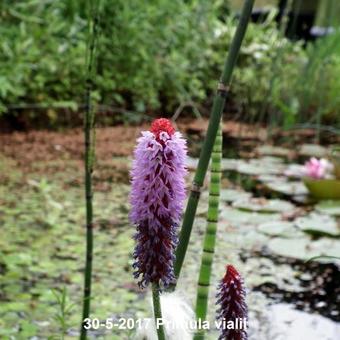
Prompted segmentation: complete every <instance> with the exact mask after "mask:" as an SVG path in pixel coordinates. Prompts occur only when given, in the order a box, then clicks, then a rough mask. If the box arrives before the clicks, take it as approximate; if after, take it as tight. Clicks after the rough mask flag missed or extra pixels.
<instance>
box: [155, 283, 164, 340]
mask: <svg viewBox="0 0 340 340" xmlns="http://www.w3.org/2000/svg"><path fill="white" fill-rule="evenodd" d="M152 302H153V313H154V317H155V327H156V330H157V337H158V340H165V333H164V328H163V325H162V308H161V301H160V297H159V286H158V285H157V284H156V283H153V284H152ZM157 320H159V321H160V322H159V325H158V322H157Z"/></svg>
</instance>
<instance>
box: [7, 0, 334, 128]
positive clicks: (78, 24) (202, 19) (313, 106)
mask: <svg viewBox="0 0 340 340" xmlns="http://www.w3.org/2000/svg"><path fill="white" fill-rule="evenodd" d="M0 6H1V7H0V17H1V21H2V25H1V27H0V36H1V39H0V67H1V69H2V70H3V71H2V73H1V75H0V112H1V113H2V114H4V113H7V117H8V116H16V117H17V119H24V120H25V121H26V122H27V121H28V122H30V123H31V124H32V123H33V124H34V123H36V122H38V121H39V122H40V123H41V122H43V124H46V123H48V124H49V125H53V124H55V125H56V124H60V123H61V122H64V121H65V120H67V119H69V118H70V117H71V118H72V119H71V120H73V121H74V122H78V123H79V119H78V120H77V119H76V117H79V115H78V114H77V112H79V111H80V109H81V106H82V103H83V101H84V100H83V93H84V69H85V67H84V63H85V58H84V55H85V49H86V41H87V30H86V25H87V16H88V9H87V1H86V0H61V1H51V0H29V1H26V0H25V1H23V0H21V1H16V2H14V3H13V2H12V1H9V0H3V1H2V2H1V5H0ZM101 13H102V17H101V28H100V31H101V32H100V39H99V44H98V48H99V52H98V65H97V68H98V72H97V76H96V79H95V82H96V98H97V101H98V103H100V104H101V110H102V111H104V112H105V113H112V112H114V113H115V114H107V115H106V116H107V117H108V118H107V119H108V123H114V122H116V121H121V120H124V121H131V120H136V119H137V120H139V119H141V118H142V117H143V115H142V114H143V113H145V112H148V113H153V114H160V113H161V112H162V113H163V114H164V113H165V114H172V113H173V112H174V111H175V110H176V108H178V107H179V106H184V105H188V106H189V107H192V106H194V107H195V110H196V109H198V110H201V111H202V112H204V111H205V110H204V108H205V107H206V105H207V104H208V103H209V101H210V98H211V94H212V91H213V90H214V86H215V79H216V78H217V77H218V74H219V73H220V67H221V64H222V63H221V61H222V60H223V58H224V55H225V53H226V50H227V48H228V45H229V42H230V39H231V36H232V32H233V31H234V29H235V22H234V19H233V16H232V15H228V14H229V13H230V10H229V6H228V2H226V1H222V0H216V1H213V2H206V1H200V0H191V1H184V0H172V1H169V0H153V1H148V2H141V1H133V0H116V1H110V0H102V8H101ZM273 18H274V14H273V15H271V16H270V17H269V18H268V19H267V21H266V22H264V23H263V24H257V25H255V24H252V25H251V26H250V29H249V32H248V34H247V37H246V42H245V45H244V46H243V49H242V51H241V56H240V59H239V63H238V68H237V70H236V73H235V78H234V83H233V88H232V96H231V101H232V104H233V105H232V106H230V107H233V108H234V109H235V111H236V112H238V113H240V114H241V115H242V117H243V118H244V119H246V120H250V121H255V120H256V121H270V122H273V121H274V123H283V124H285V125H286V126H290V125H292V124H295V123H298V122H302V121H304V122H305V121H306V120H307V121H309V122H311V123H316V122H318V121H319V120H320V119H321V118H322V119H323V121H325V122H326V123H330V124H334V123H337V119H338V121H339V118H337V117H338V114H337V113H338V112H337V110H338V109H337V108H338V107H339V99H338V96H337V94H338V93H339V91H340V81H339V77H337V76H336V75H337V74H338V73H337V70H338V69H340V51H339V47H338V46H340V33H335V34H333V35H331V36H329V37H328V38H326V39H320V40H319V41H318V42H317V43H316V44H308V46H306V47H305V46H302V43H295V42H290V41H288V40H287V39H286V38H284V37H283V35H282V34H281V32H280V31H279V30H278V29H277V27H276V24H275V22H274V20H273ZM117 112H118V113H117ZM127 112H128V113H129V114H123V115H122V114H121V113H127ZM1 113H0V114H1ZM66 113H68V115H66ZM119 113H120V114H119ZM131 113H132V114H131Z"/></svg>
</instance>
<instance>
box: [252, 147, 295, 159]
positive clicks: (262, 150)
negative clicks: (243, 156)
mask: <svg viewBox="0 0 340 340" xmlns="http://www.w3.org/2000/svg"><path fill="white" fill-rule="evenodd" d="M256 151H257V153H258V154H259V155H270V156H277V157H289V156H290V155H291V154H292V150H290V149H286V148H282V147H279V146H272V145H262V146H260V147H258V148H257V150H256Z"/></svg>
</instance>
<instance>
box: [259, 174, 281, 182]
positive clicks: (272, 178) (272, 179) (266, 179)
mask: <svg viewBox="0 0 340 340" xmlns="http://www.w3.org/2000/svg"><path fill="white" fill-rule="evenodd" d="M257 179H258V180H259V181H260V182H264V183H272V182H277V181H278V182H282V181H284V180H285V178H283V177H278V176H275V175H260V176H259V177H258V178H257Z"/></svg>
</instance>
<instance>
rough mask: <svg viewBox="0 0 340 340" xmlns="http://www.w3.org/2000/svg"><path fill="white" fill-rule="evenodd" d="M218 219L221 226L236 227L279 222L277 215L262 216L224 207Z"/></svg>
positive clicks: (279, 216) (257, 213)
mask: <svg viewBox="0 0 340 340" xmlns="http://www.w3.org/2000/svg"><path fill="white" fill-rule="evenodd" d="M220 217H221V224H223V223H225V222H226V223H230V224H231V225H233V226H235V227H238V226H239V225H240V224H250V225H258V224H261V223H264V222H268V221H273V220H280V218H281V215H280V214H277V213H270V214H263V213H260V212H253V211H245V210H239V209H233V208H231V207H224V208H223V209H222V211H221V213H220Z"/></svg>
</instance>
